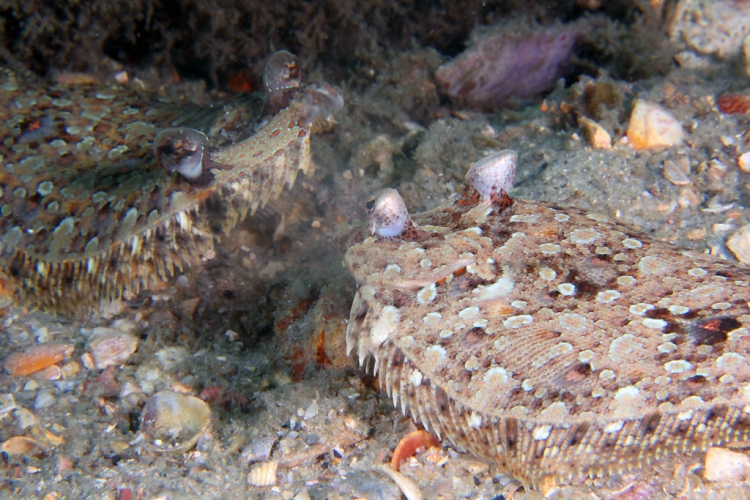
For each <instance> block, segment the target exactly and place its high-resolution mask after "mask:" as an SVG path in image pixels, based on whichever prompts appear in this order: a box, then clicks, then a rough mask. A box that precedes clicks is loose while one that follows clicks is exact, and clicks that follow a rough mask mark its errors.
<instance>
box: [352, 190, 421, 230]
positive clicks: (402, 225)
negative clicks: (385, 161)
mask: <svg viewBox="0 0 750 500" xmlns="http://www.w3.org/2000/svg"><path fill="white" fill-rule="evenodd" d="M366 206H367V209H368V210H369V211H370V216H369V217H370V232H371V233H373V234H376V235H378V236H379V237H381V238H400V239H404V240H414V239H417V238H419V237H420V235H421V234H422V230H421V229H419V226H417V225H416V224H415V223H414V222H413V221H412V220H411V217H409V211H408V210H407V209H406V204H405V203H404V200H403V198H401V195H399V194H398V191H396V190H395V189H384V190H382V191H380V193H378V194H377V195H375V197H373V198H372V199H370V200H368V201H367V203H366Z"/></svg>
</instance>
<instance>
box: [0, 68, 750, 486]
mask: <svg viewBox="0 0 750 500" xmlns="http://www.w3.org/2000/svg"><path fill="white" fill-rule="evenodd" d="M416 59H418V58H411V59H410V58H404V59H403V61H404V64H407V65H408V64H413V63H414V61H415V60H416ZM404 72H406V71H404ZM712 75H715V74H710V75H696V74H695V73H692V72H690V71H688V70H680V69H676V70H674V71H673V72H672V73H671V74H669V75H667V76H666V77H664V78H659V79H654V80H650V81H645V82H644V81H641V82H639V83H638V84H637V85H633V84H627V83H624V82H612V81H609V80H606V81H605V80H600V81H593V80H589V81H583V82H581V83H579V84H576V85H574V86H573V87H572V88H568V89H562V88H560V89H558V90H556V91H555V92H553V93H552V94H551V95H550V96H548V97H547V99H546V100H545V102H544V104H541V105H540V103H534V104H530V105H528V106H524V107H519V108H517V109H514V110H506V111H502V112H498V113H480V112H474V111H466V112H459V111H455V110H454V111H451V110H449V109H447V108H439V109H436V110H434V116H436V117H437V118H436V119H435V120H434V121H432V122H431V123H430V124H427V126H426V127H425V126H423V125H421V124H419V123H417V122H416V121H413V120H412V119H411V118H410V117H409V116H408V114H406V113H405V112H404V110H403V109H402V108H401V107H400V106H399V105H398V100H396V99H392V100H386V101H383V100H382V99H380V98H378V100H376V99H375V98H374V97H373V95H374V94H373V93H367V92H362V93H359V94H358V93H355V92H352V91H346V90H345V91H344V95H345V99H346V102H347V103H348V104H347V106H346V107H345V109H344V110H343V111H342V113H341V115H339V116H338V117H337V121H338V122H339V123H338V125H336V126H335V127H334V128H333V129H332V130H330V131H328V132H325V133H322V134H320V135H318V136H315V137H313V139H312V147H313V158H314V161H315V165H316V169H315V172H314V173H312V174H311V175H310V176H308V177H300V178H298V179H297V182H296V184H295V186H294V188H293V189H292V190H289V191H286V192H284V194H282V196H281V198H280V199H279V200H277V201H275V202H273V203H271V204H270V205H269V206H267V207H266V208H265V209H262V210H260V211H259V213H258V214H256V215H255V216H254V217H251V218H249V219H247V220H245V221H244V222H242V223H241V224H240V225H239V226H238V227H237V228H235V229H234V230H233V231H232V233H231V234H230V235H228V236H225V237H224V238H223V239H222V241H221V242H220V243H219V244H217V245H216V249H215V252H214V254H213V255H209V257H211V258H210V259H206V261H205V262H204V264H203V265H201V266H197V267H194V268H192V269H189V270H187V271H186V272H185V273H184V274H182V275H180V276H179V277H177V278H175V279H173V280H171V281H170V282H168V283H164V284H162V285H161V286H158V287H155V289H152V290H147V291H143V292H142V293H140V294H139V295H137V296H134V295H129V296H127V297H126V298H125V300H122V301H117V302H115V303H112V304H109V305H106V306H103V307H102V308H101V309H100V310H99V311H98V312H97V313H95V314H91V315H89V316H87V317H86V318H83V319H70V318H64V317H58V316H53V315H48V314H45V313H41V312H38V311H31V312H29V311H26V310H23V309H21V308H18V307H15V306H13V305H12V304H8V305H6V307H4V308H3V309H2V317H1V318H0V321H1V324H2V329H3V331H4V333H5V335H3V336H2V337H0V358H5V357H6V356H7V355H9V354H11V353H13V352H17V351H19V350H21V349H22V348H24V347H26V346H29V345H33V344H36V343H40V342H41V343H60V344H67V345H70V346H73V347H74V348H75V350H74V351H73V354H72V356H70V358H68V359H66V360H64V361H62V362H61V363H60V371H59V373H53V372H44V376H42V377H40V376H39V375H31V376H12V375H10V374H8V373H3V374H2V375H0V398H1V399H0V400H1V401H2V405H0V441H2V442H6V443H7V442H8V440H10V439H11V438H13V437H15V436H28V437H31V438H33V439H34V442H35V443H36V444H33V443H32V445H29V444H28V443H27V444H26V446H27V448H28V449H27V448H23V450H25V451H24V452H22V453H13V454H9V453H5V454H3V455H2V459H3V461H2V463H0V496H3V497H13V498H45V499H54V498H103V499H110V498H111V499H141V498H143V499H156V498H163V499H186V498H269V499H270V498H274V499H276V498H283V499H286V500H289V499H293V498H294V499H299V500H302V499H306V498H312V499H331V500H333V499H352V498H366V499H384V500H385V499H398V498H402V494H404V493H402V490H401V489H400V488H399V486H397V485H396V483H395V482H394V481H393V480H392V479H391V478H390V477H389V476H388V475H386V474H385V473H384V472H383V470H382V468H381V464H383V463H388V462H389V461H390V459H391V455H392V452H393V450H394V448H395V447H396V445H397V443H398V442H399V440H400V439H401V438H402V437H403V436H405V435H406V434H407V433H409V432H410V431H412V430H415V427H414V424H412V423H411V420H410V419H409V418H407V417H405V416H404V415H402V413H401V411H400V410H397V409H394V408H393V403H392V401H391V400H390V399H389V398H388V397H387V396H386V395H385V393H384V392H383V391H381V390H379V384H378V381H377V379H375V378H373V377H371V376H369V375H367V374H366V372H365V371H364V370H362V369H360V367H359V365H358V362H357V360H356V359H355V358H352V357H347V355H346V343H345V331H346V322H347V319H348V316H349V308H350V305H351V300H352V297H353V295H354V291H355V283H354V281H353V279H352V278H351V277H350V276H349V274H348V272H347V270H346V269H345V268H344V267H343V265H342V261H341V257H340V255H339V254H338V252H337V250H336V248H335V247H334V244H333V243H332V238H333V236H334V235H335V233H336V231H337V230H339V229H340V228H342V227H346V226H347V225H348V224H351V223H353V222H354V220H355V219H357V218H360V219H365V218H366V212H365V208H364V201H366V199H367V198H368V196H369V195H371V194H372V193H374V192H375V191H377V190H378V189H382V188H384V187H395V188H397V189H399V191H400V192H401V194H402V196H403V197H404V199H405V200H406V203H407V205H408V206H409V208H410V210H412V211H414V212H418V211H422V210H425V209H429V208H432V207H434V206H436V205H438V204H439V203H442V202H444V201H446V200H447V199H449V197H450V196H452V195H454V194H455V193H457V192H460V191H461V189H462V187H463V175H464V173H465V171H466V170H467V169H468V167H469V166H470V165H471V164H472V163H473V162H475V161H476V160H478V159H479V158H481V157H482V156H483V155H485V154H488V153H490V152H492V151H497V150H501V149H506V148H510V149H514V150H516V151H517V152H518V154H519V166H518V168H519V171H518V174H517V177H516V187H515V189H514V191H513V192H512V195H513V196H515V197H519V198H524V199H529V200H549V201H555V202H558V203H560V204H564V205H574V206H578V207H581V208H584V209H590V210H593V211H597V212H601V213H604V214H606V215H608V216H610V217H612V218H615V219H617V220H619V221H621V222H625V223H627V224H630V225H633V226H636V227H638V228H640V229H641V230H643V231H645V232H648V233H650V234H651V235H652V236H653V237H655V238H658V239H662V240H665V241H671V242H674V243H675V244H677V245H680V246H684V247H689V248H692V249H696V250H701V251H702V250H706V251H711V252H712V253H715V254H717V255H720V256H724V257H725V258H728V259H734V258H735V256H734V255H733V253H732V252H731V251H729V250H728V249H727V248H726V240H727V238H728V237H730V236H731V235H732V234H734V233H735V232H736V231H737V230H739V228H741V227H742V226H744V225H746V224H748V222H750V211H748V210H747V209H746V208H744V207H746V206H748V205H750V203H748V201H750V175H748V174H747V173H745V172H742V171H741V170H740V168H739V167H738V163H737V158H738V156H739V152H740V150H741V148H742V143H743V141H744V139H743V134H744V133H745V132H746V129H747V121H746V119H745V118H743V117H742V115H729V114H724V113H722V112H720V111H719V110H718V109H717V107H716V105H715V98H716V96H718V95H720V94H721V93H722V92H724V91H725V90H726V88H727V87H728V85H729V82H728V81H727V80H726V79H722V77H719V76H712ZM597 84H601V85H605V86H611V88H612V89H614V92H615V93H617V95H618V96H619V97H618V99H617V100H615V101H611V102H610V104H611V107H608V106H609V105H606V103H605V105H604V107H603V108H602V109H603V111H602V112H601V114H600V115H599V121H600V123H602V124H603V126H605V127H607V128H608V129H609V131H610V134H612V136H613V142H614V144H615V145H614V146H613V147H612V148H611V149H594V148H592V147H591V144H590V143H589V141H588V140H587V138H586V136H585V135H584V133H583V131H582V130H581V129H579V128H578V126H577V125H576V123H575V120H573V119H572V118H571V113H573V111H570V110H571V109H574V108H576V107H580V106H582V105H585V103H584V104H582V103H581V99H583V97H582V96H584V95H589V94H586V92H585V89H586V86H587V85H597ZM395 87H396V88H395V92H394V93H392V95H398V91H399V86H398V82H396V84H395ZM404 92H406V91H405V90H404ZM635 98H640V99H644V100H646V101H649V102H652V103H656V104H659V105H661V106H663V107H665V108H667V109H669V110H670V112H671V113H672V114H674V116H675V117H676V118H677V119H678V120H679V121H680V122H681V123H682V124H683V126H684V127H685V129H686V135H687V140H686V142H685V143H684V144H683V145H679V146H673V147H671V148H668V149H662V150H656V151H650V150H649V151H635V150H633V149H632V148H631V147H629V146H628V145H627V144H624V143H623V141H622V140H620V139H621V138H622V137H623V136H624V133H625V129H626V126H625V124H626V123H627V120H628V114H627V112H626V111H627V110H629V106H630V103H631V102H632V100H633V99H635ZM375 108H378V110H377V112H376V111H373V110H374V109H375ZM566 110H567V111H566ZM618 141H619V142H618ZM675 168H677V169H678V170H679V171H677V170H675ZM121 332H126V333H127V334H130V337H128V338H129V339H132V338H135V339H137V341H138V345H137V350H136V351H135V352H134V353H133V354H132V355H131V356H129V357H128V358H127V359H126V360H125V361H124V362H120V363H115V364H113V365H112V366H110V367H107V368H96V366H92V365H91V359H90V358H87V357H86V353H89V354H90V353H91V352H92V349H93V347H92V342H91V339H92V338H95V337H97V336H100V335H115V336H116V335H119V334H120V333H121ZM87 366H89V367H87ZM164 390H172V391H177V392H181V393H184V394H191V395H193V396H199V397H200V398H201V399H203V400H205V401H206V402H208V404H209V406H210V408H211V415H210V424H209V426H208V428H207V430H206V431H205V432H204V433H202V435H201V436H200V438H199V439H198V440H197V443H196V444H195V447H194V448H192V449H191V450H188V451H183V452H176V453H175V452H170V451H164V449H160V448H159V447H158V446H154V443H152V442H150V441H149V440H148V439H146V438H145V437H144V436H143V434H142V433H141V426H142V422H141V411H142V408H143V405H144V404H145V402H146V401H148V400H149V399H150V398H151V397H152V396H153V395H154V394H156V393H158V392H160V391H164ZM182 417H184V418H185V419H189V417H190V415H182ZM186 425H188V423H187V420H186ZM16 444H17V443H16ZM34 446H37V447H36V448H35V447H34ZM702 460H703V458H702V456H689V457H680V456H677V457H673V458H671V459H670V460H666V461H663V462H660V463H658V464H656V465H655V466H653V467H649V468H648V470H644V471H641V472H636V473H628V474H615V475H613V476H611V477H608V478H606V479H590V480H586V481H584V482H579V483H576V484H573V485H570V486H562V487H561V488H560V489H558V490H556V491H553V492H551V493H550V495H551V496H552V498H595V497H610V498H672V497H681V498H746V497H747V496H748V495H750V485H748V484H747V483H746V482H739V481H738V482H732V483H721V482H719V483H708V482H707V481H704V480H703V479H702V478H701V476H700V475H699V474H698V473H697V472H696V471H697V470H698V469H699V466H700V465H701V463H702ZM273 467H276V470H275V474H273ZM401 473H402V474H403V475H404V476H405V477H407V478H409V479H411V481H412V482H413V483H414V484H415V485H416V486H417V488H418V489H419V490H420V491H421V495H422V498H445V499H454V498H455V499H458V498H476V499H479V498H482V499H492V498H503V496H505V498H509V497H510V496H511V495H513V496H512V497H513V498H541V497H542V494H541V493H540V492H529V493H526V492H524V491H523V490H522V489H521V490H518V487H519V485H518V484H517V483H515V482H513V481H511V479H510V478H508V477H507V476H505V475H503V474H502V472H501V471H498V469H497V467H496V466H494V465H493V464H491V463H486V462H484V461H482V460H479V459H477V458H476V457H473V456H471V455H467V454H464V453H461V452H460V451H458V450H455V449H453V448H452V447H451V446H450V445H449V444H447V443H444V444H443V446H442V448H439V449H436V448H433V449H429V450H426V451H424V452H420V453H418V454H417V456H416V457H415V458H411V459H408V460H407V461H406V462H405V463H404V464H403V465H402V467H401ZM269 478H270V479H269ZM266 483H268V485H265V486H264V485H263V484H266ZM517 490H518V491H517ZM409 494H410V495H411V494H413V493H409ZM592 495H593V496H592ZM407 497H408V498H416V497H412V496H407Z"/></svg>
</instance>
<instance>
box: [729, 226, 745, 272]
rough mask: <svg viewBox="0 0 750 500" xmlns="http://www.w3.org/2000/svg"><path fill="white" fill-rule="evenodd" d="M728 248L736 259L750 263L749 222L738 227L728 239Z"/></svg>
mask: <svg viewBox="0 0 750 500" xmlns="http://www.w3.org/2000/svg"><path fill="white" fill-rule="evenodd" d="M727 248H729V249H730V250H731V251H732V253H733V254H734V256H735V257H737V260H738V261H740V262H743V263H745V264H750V224H747V225H745V226H742V227H741V228H739V229H738V230H737V231H736V232H735V233H734V234H733V235H732V236H731V237H730V238H729V239H728V240H727Z"/></svg>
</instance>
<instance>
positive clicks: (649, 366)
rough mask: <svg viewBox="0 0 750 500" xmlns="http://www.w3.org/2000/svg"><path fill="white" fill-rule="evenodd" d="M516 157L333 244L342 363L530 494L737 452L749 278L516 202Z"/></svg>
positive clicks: (388, 203)
mask: <svg viewBox="0 0 750 500" xmlns="http://www.w3.org/2000/svg"><path fill="white" fill-rule="evenodd" d="M515 162H516V155H515V153H513V152H511V151H503V152H500V153H497V154H496V155H494V156H492V157H489V158H485V159H484V160H482V161H480V162H478V163H477V164H475V165H474V166H473V167H472V168H471V170H470V171H469V173H468V174H467V179H468V180H469V184H470V185H469V186H467V187H466V189H465V191H464V193H463V195H462V196H461V197H458V198H457V199H455V200H453V201H452V202H450V203H448V204H446V205H443V206H441V207H438V208H436V209H434V210H431V211H428V212H425V213H421V214H416V215H413V216H409V214H408V213H406V212H402V213H395V211H396V209H398V208H399V207H404V205H403V201H401V200H400V199H397V197H398V193H397V192H395V191H394V190H387V191H385V192H384V193H382V194H380V195H379V196H377V197H376V199H375V200H374V201H372V202H370V203H368V207H370V210H371V213H370V229H371V231H372V232H373V233H374V234H373V235H369V234H366V231H365V230H364V228H357V229H353V230H351V231H350V232H349V234H347V235H346V236H344V237H342V239H341V240H340V241H339V243H340V244H341V245H342V246H343V249H346V253H345V257H344V260H345V263H346V265H347V267H348V268H349V270H350V271H351V273H352V274H353V275H354V277H355V279H356V281H357V286H358V291H357V293H356V296H355V299H354V303H353V305H352V310H351V316H350V319H349V325H348V329H347V346H348V349H349V351H350V352H351V351H355V352H356V353H357V355H358V357H359V361H360V363H361V364H363V365H366V366H367V367H369V368H372V369H373V370H374V371H375V372H376V373H378V374H379V376H380V381H381V384H383V385H384V386H385V388H386V390H387V392H388V394H389V395H390V396H391V397H392V398H393V401H394V404H395V405H397V406H398V405H400V406H401V408H402V410H403V411H404V412H405V413H406V412H408V413H409V414H410V415H411V417H412V418H413V419H414V420H415V421H418V422H421V423H422V424H423V425H424V426H425V427H426V428H427V429H429V430H430V431H431V432H434V433H435V434H436V435H437V436H439V437H440V438H442V439H448V440H449V441H451V442H452V443H454V444H455V445H456V446H458V447H459V448H462V449H465V450H468V451H470V452H472V453H474V454H476V455H479V456H483V457H487V458H490V459H492V460H495V461H496V462H497V463H498V464H499V465H500V466H501V467H502V468H503V469H504V470H506V471H507V472H508V473H509V474H511V475H512V476H513V477H515V478H517V479H519V480H521V481H522V482H523V483H524V485H526V486H527V487H532V488H537V487H540V485H542V484H548V482H549V481H560V482H562V481H567V480H568V479H569V478H571V477H578V478H583V477H585V476H601V475H608V474H613V473H619V472H622V471H627V470H637V469H639V468H642V467H645V466H647V465H648V464H649V463H651V462H653V461H655V460H657V459H659V458H660V457H663V456H665V455H668V454H675V453H681V454H682V453H694V452H703V451H705V450H707V449H708V448H709V447H711V446H720V445H723V444H728V443H737V442H742V441H745V440H747V439H748V438H749V437H750V363H748V356H750V352H749V350H750V332H749V331H748V327H749V326H750V309H749V307H750V306H749V304H748V301H749V300H750V270H748V269H746V268H740V267H735V266H732V265H730V264H728V263H725V262H721V261H717V260H716V259H714V258H712V257H710V256H707V255H699V254H694V253H690V252H688V251H683V250H681V249H679V248H677V247H674V246H671V245H669V244H665V243H662V242H658V241H655V240H652V239H650V238H649V237H648V236H646V235H644V234H642V233H640V232H638V231H636V230H633V229H631V228H629V227H626V226H624V225H621V224H618V223H616V222H612V221H610V220H608V219H607V218H606V217H604V216H601V215H598V214H592V213H587V212H584V211H581V210H577V209H572V208H565V207H561V206H557V205H554V204H550V203H541V202H540V203H536V202H525V201H520V200H511V199H510V198H509V197H508V195H507V191H508V189H509V188H510V185H511V183H512V178H513V173H514V170H515ZM399 202H400V203H399ZM383 207H385V209H386V210H382V211H381V208H383ZM404 210H405V208H404Z"/></svg>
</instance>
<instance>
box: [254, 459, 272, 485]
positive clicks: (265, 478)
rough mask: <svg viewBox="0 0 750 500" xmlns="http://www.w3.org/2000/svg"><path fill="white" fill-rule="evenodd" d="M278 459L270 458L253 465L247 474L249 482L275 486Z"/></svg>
mask: <svg viewBox="0 0 750 500" xmlns="http://www.w3.org/2000/svg"><path fill="white" fill-rule="evenodd" d="M278 467H279V462H278V460H270V461H268V462H263V463H262V464H258V465H256V466H255V467H253V468H252V469H251V470H250V472H249V473H248V475H247V484H249V485H251V486H273V485H275V484H276V469H277V468H278Z"/></svg>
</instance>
